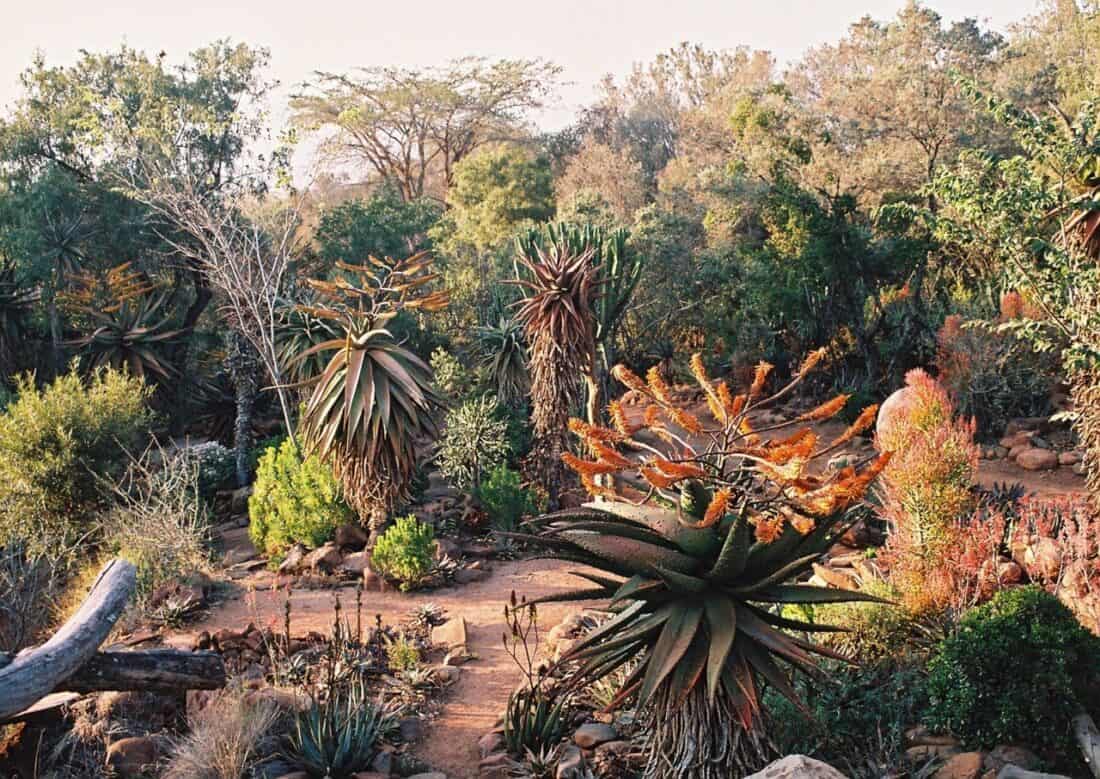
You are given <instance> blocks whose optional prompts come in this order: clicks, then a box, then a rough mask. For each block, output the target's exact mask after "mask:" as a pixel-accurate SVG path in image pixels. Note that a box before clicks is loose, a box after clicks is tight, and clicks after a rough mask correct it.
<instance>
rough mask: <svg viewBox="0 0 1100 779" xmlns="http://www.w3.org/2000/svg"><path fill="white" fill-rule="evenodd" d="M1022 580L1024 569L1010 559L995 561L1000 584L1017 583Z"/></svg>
mask: <svg viewBox="0 0 1100 779" xmlns="http://www.w3.org/2000/svg"><path fill="white" fill-rule="evenodd" d="M1023 580H1024V569H1023V568H1021V567H1020V566H1019V564H1018V563H1016V562H1014V561H1012V560H1002V561H1001V562H999V563H997V581H998V582H999V583H1000V584H1002V585H1005V584H1019V583H1020V582H1022V581H1023Z"/></svg>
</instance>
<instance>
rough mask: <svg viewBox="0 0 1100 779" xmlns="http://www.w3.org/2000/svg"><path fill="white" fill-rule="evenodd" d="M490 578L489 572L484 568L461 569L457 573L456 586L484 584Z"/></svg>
mask: <svg viewBox="0 0 1100 779" xmlns="http://www.w3.org/2000/svg"><path fill="white" fill-rule="evenodd" d="M488 578H489V572H488V571H486V570H485V569H484V568H459V569H458V570H457V571H455V583H456V584H473V583H475V582H483V581H485V580H486V579H488Z"/></svg>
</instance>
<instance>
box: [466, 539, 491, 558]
mask: <svg viewBox="0 0 1100 779" xmlns="http://www.w3.org/2000/svg"><path fill="white" fill-rule="evenodd" d="M462 552H463V554H465V555H466V556H468V557H480V558H482V559H485V558H488V557H492V556H493V555H495V554H496V553H497V548H496V547H495V546H493V545H492V544H483V543H479V542H476V541H475V542H473V543H469V544H465V545H464V546H463V547H462Z"/></svg>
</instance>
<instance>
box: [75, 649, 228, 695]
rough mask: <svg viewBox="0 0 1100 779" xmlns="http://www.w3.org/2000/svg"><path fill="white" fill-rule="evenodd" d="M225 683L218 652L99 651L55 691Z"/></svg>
mask: <svg viewBox="0 0 1100 779" xmlns="http://www.w3.org/2000/svg"><path fill="white" fill-rule="evenodd" d="M224 686H225V663H224V662H223V661H222V657H221V655H219V654H218V653H217V652H186V651H183V650H179V649H149V650H143V651H134V652H98V653H96V654H94V655H92V658H91V659H90V660H89V661H88V662H86V663H85V664H84V665H82V666H81V667H80V668H79V669H78V670H77V671H76V673H74V674H73V675H72V676H70V677H69V678H68V679H66V680H65V681H63V682H61V683H60V684H59V685H58V686H57V687H56V688H55V690H54V691H55V692H99V691H102V690H142V691H144V692H179V691H180V690H217V689H220V688H222V687H224Z"/></svg>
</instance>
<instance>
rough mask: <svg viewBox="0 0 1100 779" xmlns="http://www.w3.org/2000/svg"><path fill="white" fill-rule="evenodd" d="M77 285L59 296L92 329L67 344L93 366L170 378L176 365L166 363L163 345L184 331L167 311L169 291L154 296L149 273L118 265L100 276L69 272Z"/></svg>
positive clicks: (146, 376)
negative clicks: (175, 323) (178, 327)
mask: <svg viewBox="0 0 1100 779" xmlns="http://www.w3.org/2000/svg"><path fill="white" fill-rule="evenodd" d="M69 278H70V280H71V281H72V283H73V286H72V288H71V289H70V290H68V291H67V292H64V293H61V294H59V295H58V300H59V302H60V303H61V305H62V306H63V307H64V308H65V309H66V310H67V311H68V312H69V313H70V314H75V315H78V316H80V317H82V318H84V319H85V320H86V321H88V322H89V324H90V325H91V326H92V327H93V329H92V330H91V332H89V333H87V334H86V335H83V336H81V337H79V338H75V339H73V340H71V341H69V342H68V345H69V346H74V347H76V348H77V349H79V350H80V351H82V352H84V353H85V354H86V355H87V356H88V361H89V367H91V368H92V369H97V368H100V367H104V366H109V367H111V368H113V369H115V370H119V369H121V368H123V367H125V368H127V369H128V370H129V371H130V373H131V374H132V375H134V376H139V377H141V378H145V379H159V380H165V379H170V378H171V377H172V376H173V375H175V373H176V369H175V368H174V367H173V366H172V365H171V364H170V363H168V362H167V360H166V359H165V356H164V354H163V350H164V348H165V347H166V346H167V345H169V344H171V343H172V342H174V341H176V340H177V339H178V338H179V337H180V336H181V335H183V331H182V330H179V329H176V328H173V327H171V324H172V315H171V313H166V312H165V308H166V305H167V303H168V294H167V293H166V292H165V293H160V294H156V288H155V287H154V286H153V285H152V284H151V283H150V282H149V281H148V280H147V279H146V277H145V275H144V274H142V273H139V272H136V271H133V270H131V269H130V263H123V264H122V265H117V266H115V267H114V268H112V269H111V270H109V271H108V272H107V274H106V275H105V276H103V277H102V278H101V277H99V276H97V275H95V274H92V273H90V272H89V273H75V274H71V275H70V277H69Z"/></svg>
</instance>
